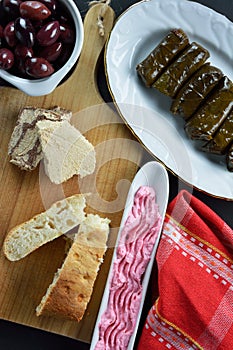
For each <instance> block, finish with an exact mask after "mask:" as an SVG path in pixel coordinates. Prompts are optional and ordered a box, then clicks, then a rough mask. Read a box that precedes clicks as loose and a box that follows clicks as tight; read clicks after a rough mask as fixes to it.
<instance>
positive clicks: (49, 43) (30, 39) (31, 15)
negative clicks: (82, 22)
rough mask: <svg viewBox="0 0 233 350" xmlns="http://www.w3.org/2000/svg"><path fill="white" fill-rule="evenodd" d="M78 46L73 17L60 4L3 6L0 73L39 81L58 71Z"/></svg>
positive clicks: (11, 2) (16, 0) (5, 2)
mask: <svg viewBox="0 0 233 350" xmlns="http://www.w3.org/2000/svg"><path fill="white" fill-rule="evenodd" d="M74 42H75V28H74V23H73V19H72V17H71V15H70V14H69V13H68V11H67V10H66V9H65V8H64V5H63V4H62V3H61V2H59V0H40V1H22V0H2V1H1V2H0V69H4V70H7V71H9V73H11V74H14V75H16V76H19V77H22V78H32V79H39V78H44V77H47V76H50V75H51V74H53V72H55V71H57V70H59V69H60V68H61V67H62V66H63V65H64V64H65V63H66V62H67V60H68V59H69V57H70V55H71V53H72V50H73V48H74Z"/></svg>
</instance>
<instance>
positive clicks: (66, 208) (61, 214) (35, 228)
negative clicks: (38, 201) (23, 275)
mask: <svg viewBox="0 0 233 350" xmlns="http://www.w3.org/2000/svg"><path fill="white" fill-rule="evenodd" d="M85 206H86V199H85V196H84V195H82V194H76V195H73V196H71V197H67V198H65V199H62V200H60V201H57V202H55V203H54V204H53V205H52V206H51V207H50V208H49V209H48V210H46V211H44V212H42V213H40V214H38V215H35V216H34V217H33V218H32V219H30V220H28V221H26V222H24V223H22V224H20V225H18V226H16V227H14V228H13V229H12V230H11V231H10V232H9V233H8V234H7V236H6V238H5V240H4V244H3V250H4V254H5V256H6V257H7V259H8V260H10V261H17V260H20V259H22V258H24V257H25V256H27V255H28V254H30V253H31V252H33V251H34V250H36V249H38V248H39V247H41V246H42V245H44V244H46V243H47V242H50V241H52V240H54V239H55V238H57V237H59V236H61V235H63V234H65V233H66V232H68V231H69V230H71V229H73V228H75V227H76V226H78V225H79V224H80V223H81V222H82V221H83V220H84V219H85V212H84V208H85Z"/></svg>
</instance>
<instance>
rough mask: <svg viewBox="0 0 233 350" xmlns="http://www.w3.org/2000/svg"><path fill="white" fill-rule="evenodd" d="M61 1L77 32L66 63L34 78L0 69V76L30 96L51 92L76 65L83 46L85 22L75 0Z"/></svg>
mask: <svg viewBox="0 0 233 350" xmlns="http://www.w3.org/2000/svg"><path fill="white" fill-rule="evenodd" d="M59 1H60V2H61V3H62V4H63V5H64V6H65V7H66V8H67V10H68V11H69V13H70V15H71V16H72V18H73V21H74V25H75V32H76V33H75V34H76V39H75V45H74V49H73V52H72V54H71V56H70V58H69V59H68V61H67V62H66V64H65V65H64V66H63V67H62V68H60V69H59V70H58V71H56V72H54V73H53V74H52V75H51V76H49V77H46V78H41V79H34V80H33V79H25V78H20V77H17V76H15V75H12V74H10V73H9V72H8V71H5V70H2V69H0V78H2V79H4V80H5V81H7V82H8V83H10V84H11V85H13V86H15V87H17V88H18V89H19V90H22V91H23V92H25V93H26V94H27V95H30V96H42V95H47V94H49V93H51V92H52V91H53V90H54V89H55V88H56V87H57V85H58V84H59V83H60V82H61V80H62V79H63V78H64V77H65V76H66V74H67V73H68V72H69V71H70V70H71V68H72V67H73V66H74V64H75V63H76V61H77V59H78V57H79V55H80V52H81V49H82V46H83V38H84V30H83V22H82V18H81V15H80V12H79V10H78V8H77V6H76V4H75V2H74V1H73V0H59Z"/></svg>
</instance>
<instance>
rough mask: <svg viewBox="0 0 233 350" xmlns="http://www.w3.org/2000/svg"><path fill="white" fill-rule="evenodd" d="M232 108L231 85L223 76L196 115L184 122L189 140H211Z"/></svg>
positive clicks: (232, 91)
mask: <svg viewBox="0 0 233 350" xmlns="http://www.w3.org/2000/svg"><path fill="white" fill-rule="evenodd" d="M232 107H233V84H232V82H231V81H230V80H229V79H228V78H227V77H226V76H225V77H223V78H222V79H221V80H220V83H219V85H218V87H217V89H216V90H215V91H214V92H213V94H211V95H210V96H209V97H208V98H207V99H206V101H205V103H204V104H203V106H201V107H200V108H199V109H198V110H197V112H196V113H194V115H193V116H192V117H191V118H190V119H189V120H188V121H187V122H186V124H185V130H186V132H187V134H188V136H189V137H190V138H191V139H199V140H206V141H208V140H211V139H212V138H213V135H214V133H215V132H216V131H217V129H218V128H219V127H220V125H221V124H222V122H223V121H224V119H225V118H226V117H227V115H228V113H229V112H230V110H231V108H232Z"/></svg>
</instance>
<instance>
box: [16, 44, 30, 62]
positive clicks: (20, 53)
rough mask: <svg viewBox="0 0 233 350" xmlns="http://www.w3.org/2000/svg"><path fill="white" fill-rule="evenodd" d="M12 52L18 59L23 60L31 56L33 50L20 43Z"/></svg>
mask: <svg viewBox="0 0 233 350" xmlns="http://www.w3.org/2000/svg"><path fill="white" fill-rule="evenodd" d="M14 54H15V56H16V57H17V58H18V59H21V60H25V59H26V58H27V57H33V50H32V48H29V47H27V46H24V45H22V44H18V45H17V46H16V47H15V50H14Z"/></svg>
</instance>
